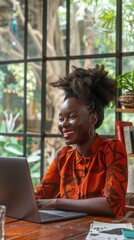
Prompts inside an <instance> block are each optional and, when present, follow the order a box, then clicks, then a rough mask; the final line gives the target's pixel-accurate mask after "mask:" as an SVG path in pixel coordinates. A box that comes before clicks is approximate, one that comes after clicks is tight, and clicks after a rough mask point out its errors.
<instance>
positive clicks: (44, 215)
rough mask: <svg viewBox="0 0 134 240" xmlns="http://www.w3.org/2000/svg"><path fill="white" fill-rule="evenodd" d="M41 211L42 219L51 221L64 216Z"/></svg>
mask: <svg viewBox="0 0 134 240" xmlns="http://www.w3.org/2000/svg"><path fill="white" fill-rule="evenodd" d="M39 213H40V219H41V221H51V220H56V219H60V218H63V216H60V215H55V214H49V213H45V212H41V211H39Z"/></svg>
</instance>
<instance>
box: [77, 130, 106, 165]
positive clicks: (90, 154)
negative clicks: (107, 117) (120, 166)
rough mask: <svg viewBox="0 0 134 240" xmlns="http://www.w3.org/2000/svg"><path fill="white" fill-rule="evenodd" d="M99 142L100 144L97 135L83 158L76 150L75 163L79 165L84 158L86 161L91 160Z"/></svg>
mask: <svg viewBox="0 0 134 240" xmlns="http://www.w3.org/2000/svg"><path fill="white" fill-rule="evenodd" d="M100 142H101V137H100V136H98V134H96V137H95V139H94V141H93V142H92V144H90V145H89V150H88V152H87V153H86V154H85V155H84V156H81V155H80V154H79V153H78V151H77V149H76V150H75V151H76V163H79V162H80V161H81V160H83V159H84V158H85V159H86V160H91V158H92V157H93V156H94V154H95V152H96V151H97V149H98V146H99V145H100Z"/></svg>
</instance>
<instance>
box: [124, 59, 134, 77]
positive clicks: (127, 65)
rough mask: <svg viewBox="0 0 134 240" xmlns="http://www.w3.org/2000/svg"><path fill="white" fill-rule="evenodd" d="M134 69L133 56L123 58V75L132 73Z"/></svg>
mask: <svg viewBox="0 0 134 240" xmlns="http://www.w3.org/2000/svg"><path fill="white" fill-rule="evenodd" d="M133 69H134V56H129V57H123V59H122V71H123V73H125V72H129V71H132V70H133Z"/></svg>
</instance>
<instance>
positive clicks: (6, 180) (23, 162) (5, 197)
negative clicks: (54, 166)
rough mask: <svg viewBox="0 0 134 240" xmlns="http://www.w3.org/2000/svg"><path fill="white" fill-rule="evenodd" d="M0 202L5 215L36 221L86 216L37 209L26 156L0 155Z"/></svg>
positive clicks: (79, 213)
mask: <svg viewBox="0 0 134 240" xmlns="http://www.w3.org/2000/svg"><path fill="white" fill-rule="evenodd" d="M0 204H1V205H2V204H3V205H5V206H6V208H7V213H6V216H8V217H13V218H17V219H23V220H27V221H31V222H36V223H45V222H54V221H59V220H65V219H73V218H79V217H83V216H86V215H87V214H86V213H82V212H73V211H62V210H38V207H37V203H36V199H35V195H34V189H33V184H32V180H31V175H30V170H29V165H28V162H27V159H26V158H23V157H21V158H15V157H0Z"/></svg>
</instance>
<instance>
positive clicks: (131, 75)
mask: <svg viewBox="0 0 134 240" xmlns="http://www.w3.org/2000/svg"><path fill="white" fill-rule="evenodd" d="M115 80H116V81H117V88H119V89H123V90H125V91H126V90H127V91H134V70H132V71H129V72H125V73H123V74H119V75H118V76H117V77H116V78H115Z"/></svg>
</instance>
